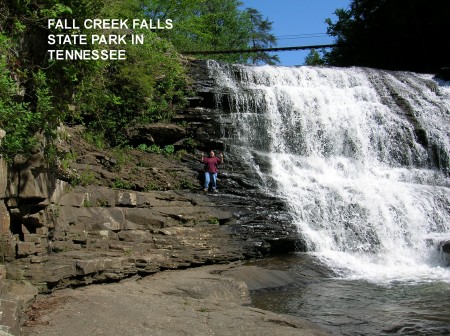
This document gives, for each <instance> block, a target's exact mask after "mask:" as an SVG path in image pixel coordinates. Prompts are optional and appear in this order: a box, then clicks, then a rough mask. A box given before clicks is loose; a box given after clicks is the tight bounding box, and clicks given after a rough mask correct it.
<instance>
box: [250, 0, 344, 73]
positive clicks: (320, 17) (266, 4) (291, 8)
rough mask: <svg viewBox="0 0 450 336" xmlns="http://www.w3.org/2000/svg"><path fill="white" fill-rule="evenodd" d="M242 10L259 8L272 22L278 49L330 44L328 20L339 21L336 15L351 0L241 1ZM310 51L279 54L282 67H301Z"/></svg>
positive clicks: (331, 40) (331, 41) (331, 39)
mask: <svg viewBox="0 0 450 336" xmlns="http://www.w3.org/2000/svg"><path fill="white" fill-rule="evenodd" d="M241 1H242V2H243V3H244V5H243V7H244V8H246V7H252V8H255V9H257V10H258V11H259V12H260V13H261V14H262V15H263V16H264V17H268V18H269V21H272V22H273V24H272V33H273V34H274V35H275V36H276V37H277V38H278V45H277V47H290V46H303V45H319V44H331V43H333V42H334V41H333V38H331V37H329V36H327V35H326V32H327V27H328V26H327V24H326V23H325V19H326V18H331V19H332V21H333V22H335V21H336V16H335V15H334V14H333V12H334V11H335V10H336V9H337V8H345V9H347V7H348V6H349V4H350V2H351V0H275V1H274V0H241ZM308 53H309V50H298V51H280V52H277V54H278V56H279V57H280V61H281V62H280V64H281V65H287V66H288V65H301V64H303V62H304V60H305V56H306V55H307V54H308Z"/></svg>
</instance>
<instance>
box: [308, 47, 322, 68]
mask: <svg viewBox="0 0 450 336" xmlns="http://www.w3.org/2000/svg"><path fill="white" fill-rule="evenodd" d="M324 64H325V61H324V60H323V59H322V58H321V57H320V54H319V52H318V51H317V50H316V49H314V48H313V49H311V50H310V52H309V54H308V55H306V57H305V65H324Z"/></svg>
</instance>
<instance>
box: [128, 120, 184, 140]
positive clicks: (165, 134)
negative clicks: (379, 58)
mask: <svg viewBox="0 0 450 336" xmlns="http://www.w3.org/2000/svg"><path fill="white" fill-rule="evenodd" d="M126 132H127V137H128V139H129V140H130V142H131V143H132V144H134V145H140V144H146V145H151V144H157V145H160V146H162V145H172V144H174V143H176V142H177V141H179V140H181V139H183V138H184V137H185V136H186V130H185V129H184V128H183V127H180V126H178V125H174V124H163V123H156V124H145V125H136V126H132V127H129V128H128V129H127V130H126Z"/></svg>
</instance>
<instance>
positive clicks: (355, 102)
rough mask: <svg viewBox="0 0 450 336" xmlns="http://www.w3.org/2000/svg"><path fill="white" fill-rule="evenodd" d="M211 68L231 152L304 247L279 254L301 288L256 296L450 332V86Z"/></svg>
mask: <svg viewBox="0 0 450 336" xmlns="http://www.w3.org/2000/svg"><path fill="white" fill-rule="evenodd" d="M209 71H210V74H211V76H212V77H213V78H215V80H216V87H217V94H216V98H217V102H218V107H219V108H223V109H224V110H229V111H230V113H229V115H228V116H224V117H223V118H224V120H223V125H224V126H223V127H224V130H223V135H224V136H223V137H224V140H225V142H226V143H227V144H228V146H229V148H227V151H230V152H233V153H234V154H235V155H237V156H238V157H241V160H242V161H243V162H246V163H248V171H249V172H251V174H252V175H254V176H256V177H257V178H258V179H259V180H260V187H261V189H263V190H265V192H267V193H269V194H271V195H273V196H276V197H278V198H280V199H282V200H283V201H284V202H285V203H286V205H287V207H288V209H289V211H290V213H291V215H292V218H293V221H294V224H295V225H296V226H297V227H298V232H299V238H300V239H301V240H302V242H303V244H302V245H303V246H304V250H305V252H304V253H303V254H298V255H296V256H293V257H291V258H288V259H287V260H284V259H281V260H276V261H275V260H274V263H275V264H276V265H278V266H282V267H286V268H288V269H289V270H291V271H292V272H294V273H295V274H296V275H297V277H296V279H297V281H296V284H297V285H293V286H292V287H289V288H284V289H283V290H282V291H273V292H272V291H271V292H267V293H265V292H264V293H258V294H257V295H256V294H255V296H254V301H255V304H257V305H258V306H260V307H265V308H268V309H271V310H276V311H283V312H288V313H291V314H295V315H300V316H304V317H307V319H309V320H311V321H314V322H318V323H319V324H322V325H325V326H327V327H329V328H331V329H332V330H333V331H334V332H336V334H347V335H371V334H374V335H377V334H383V333H384V334H403V335H410V334H411V335H426V334H430V335H439V334H441V335H444V334H449V330H450V329H449V319H448V317H447V316H450V314H449V313H450V311H449V302H448V298H449V297H450V295H449V294H450V291H449V286H450V285H449V284H450V267H449V266H448V265H449V259H448V256H446V255H445V254H443V253H441V251H440V244H441V243H442V242H443V241H447V240H450V177H449V176H450V115H449V111H450V85H449V83H446V82H442V81H439V80H437V79H435V78H433V77H432V76H431V75H424V74H415V73H409V72H389V71H381V70H375V69H367V68H321V67H297V68H289V67H273V66H263V67H250V66H243V65H221V64H218V63H216V62H210V63H209ZM221 104H222V105H221ZM224 104H226V105H227V106H223V105H224ZM229 125H232V127H231V128H230V126H229ZM278 266H277V267H278ZM305 272H306V275H305ZM446 298H447V300H446Z"/></svg>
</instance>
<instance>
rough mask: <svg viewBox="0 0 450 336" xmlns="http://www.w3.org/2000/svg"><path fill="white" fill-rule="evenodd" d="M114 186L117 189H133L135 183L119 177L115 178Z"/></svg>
mask: <svg viewBox="0 0 450 336" xmlns="http://www.w3.org/2000/svg"><path fill="white" fill-rule="evenodd" d="M112 187H113V188H116V189H128V190H131V189H133V187H134V185H133V184H132V183H130V182H128V181H125V180H122V179H120V178H119V179H117V180H115V181H114V182H113V184H112Z"/></svg>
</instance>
